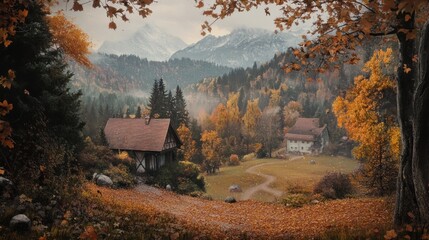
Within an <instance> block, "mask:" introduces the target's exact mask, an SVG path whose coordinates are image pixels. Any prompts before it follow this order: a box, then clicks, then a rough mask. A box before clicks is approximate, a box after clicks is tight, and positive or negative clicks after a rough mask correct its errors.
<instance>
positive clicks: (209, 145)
mask: <svg viewBox="0 0 429 240" xmlns="http://www.w3.org/2000/svg"><path fill="white" fill-rule="evenodd" d="M201 142H202V143H203V145H202V153H203V156H204V160H203V168H204V170H205V171H206V172H207V173H215V172H216V170H219V167H220V165H221V154H220V153H221V147H222V139H221V138H220V137H219V136H218V134H217V132H216V131H204V132H203V133H202V134H201Z"/></svg>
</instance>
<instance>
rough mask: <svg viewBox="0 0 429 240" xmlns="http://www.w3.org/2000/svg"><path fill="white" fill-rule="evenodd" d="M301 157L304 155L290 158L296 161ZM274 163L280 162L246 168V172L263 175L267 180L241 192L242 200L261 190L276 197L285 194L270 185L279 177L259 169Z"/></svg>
mask: <svg viewBox="0 0 429 240" xmlns="http://www.w3.org/2000/svg"><path fill="white" fill-rule="evenodd" d="M301 158H303V156H294V157H292V158H291V159H290V160H289V162H290V161H295V160H298V159H301ZM272 164H278V163H277V162H274V163H262V164H259V165H256V166H253V167H250V168H248V169H246V173H250V174H255V175H257V176H261V177H263V178H265V179H266V180H265V182H263V183H261V184H259V185H257V186H254V187H251V188H249V189H247V190H246V191H244V192H243V193H242V194H241V197H240V199H241V200H248V199H250V198H251V197H252V196H253V195H254V194H255V193H257V192H259V191H264V192H267V193H269V194H272V195H273V196H275V197H280V196H281V195H282V194H283V192H282V191H280V190H277V189H274V188H272V187H270V184H271V183H273V182H274V181H276V179H277V177H275V176H272V175H268V174H263V173H261V172H260V171H258V170H257V169H258V168H259V167H262V166H266V165H272Z"/></svg>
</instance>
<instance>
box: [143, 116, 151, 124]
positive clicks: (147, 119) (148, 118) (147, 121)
mask: <svg viewBox="0 0 429 240" xmlns="http://www.w3.org/2000/svg"><path fill="white" fill-rule="evenodd" d="M144 122H145V124H146V125H149V122H150V117H149V115H146V116H145V117H144Z"/></svg>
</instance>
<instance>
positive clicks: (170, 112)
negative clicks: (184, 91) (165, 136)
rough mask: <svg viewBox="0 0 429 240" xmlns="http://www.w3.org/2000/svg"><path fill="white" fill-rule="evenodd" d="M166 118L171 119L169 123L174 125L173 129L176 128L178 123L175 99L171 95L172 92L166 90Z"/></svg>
mask: <svg viewBox="0 0 429 240" xmlns="http://www.w3.org/2000/svg"><path fill="white" fill-rule="evenodd" d="M166 107H167V116H166V117H167V118H170V119H171V125H172V126H173V127H174V129H176V128H178V127H179V125H178V124H177V110H176V99H175V98H174V97H173V93H172V92H171V90H170V91H168V96H167V106H166Z"/></svg>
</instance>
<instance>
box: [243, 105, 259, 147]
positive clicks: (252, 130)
mask: <svg viewBox="0 0 429 240" xmlns="http://www.w3.org/2000/svg"><path fill="white" fill-rule="evenodd" d="M261 115H262V113H261V109H259V99H255V100H248V101H247V108H246V113H245V114H244V116H243V118H242V120H243V137H244V140H245V143H246V146H247V152H249V144H251V143H253V142H254V140H255V137H256V132H257V131H256V130H257V126H258V123H259V120H260V119H261Z"/></svg>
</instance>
